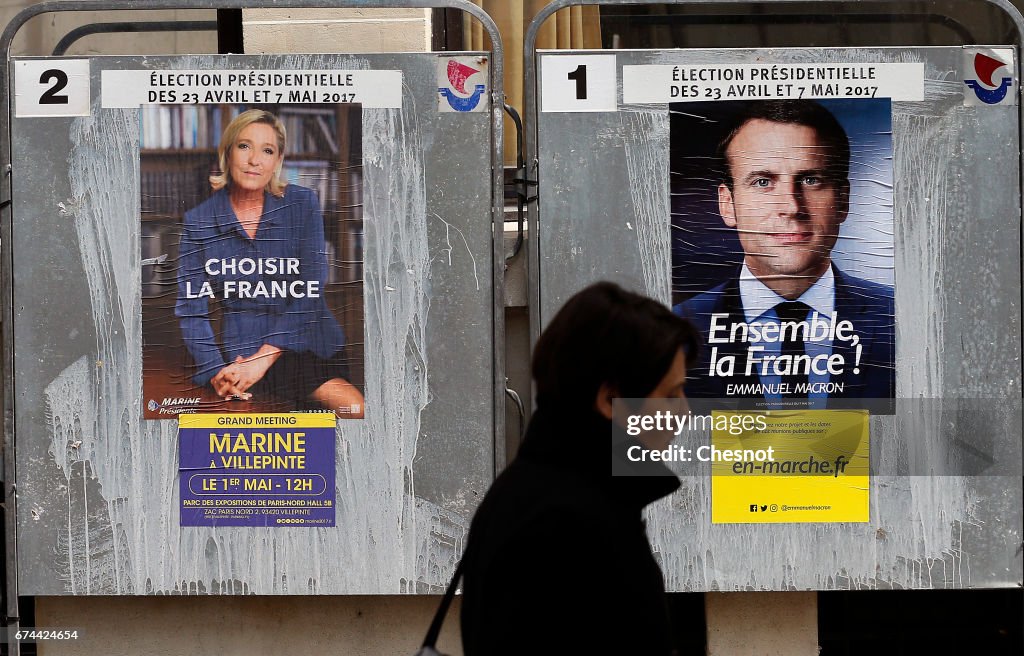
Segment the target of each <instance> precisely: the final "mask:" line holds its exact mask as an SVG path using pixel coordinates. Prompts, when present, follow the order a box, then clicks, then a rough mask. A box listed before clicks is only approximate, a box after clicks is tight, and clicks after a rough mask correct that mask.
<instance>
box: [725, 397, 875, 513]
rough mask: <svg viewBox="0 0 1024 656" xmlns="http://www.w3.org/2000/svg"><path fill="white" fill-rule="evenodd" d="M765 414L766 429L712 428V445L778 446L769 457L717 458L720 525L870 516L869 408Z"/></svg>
mask: <svg viewBox="0 0 1024 656" xmlns="http://www.w3.org/2000/svg"><path fill="white" fill-rule="evenodd" d="M713 414H714V415H727V416H728V415H740V414H750V413H738V412H716V413H713ZM759 414H760V413H759ZM761 416H763V417H764V423H763V424H761V422H758V424H759V425H763V426H764V428H763V429H761V430H757V429H754V430H747V431H742V432H739V431H733V432H734V433H737V434H730V431H729V430H718V429H715V430H712V433H711V437H712V444H713V446H714V447H715V448H716V449H720V450H722V451H725V450H741V451H745V450H751V451H757V450H768V449H771V451H770V454H771V455H770V458H768V459H764V460H762V461H758V460H754V459H749V461H733V462H726V461H718V462H714V463H713V464H712V467H711V521H712V523H713V524H783V523H806V522H867V521H868V514H869V505H868V488H869V480H870V474H869V471H868V463H869V454H870V448H869V422H868V419H869V417H868V413H867V411H865V410H793V411H770V412H764V413H763V414H762V415H761ZM715 423H716V424H718V422H715ZM732 423H733V425H735V422H732Z"/></svg>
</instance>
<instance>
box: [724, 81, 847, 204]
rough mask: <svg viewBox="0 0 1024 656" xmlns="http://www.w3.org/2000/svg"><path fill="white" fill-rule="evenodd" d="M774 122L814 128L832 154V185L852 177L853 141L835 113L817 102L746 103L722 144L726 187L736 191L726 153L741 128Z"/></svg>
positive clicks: (778, 101)
mask: <svg viewBox="0 0 1024 656" xmlns="http://www.w3.org/2000/svg"><path fill="white" fill-rule="evenodd" d="M756 120H762V121H770V122H772V123H783V124H788V125H803V126H806V127H809V128H812V129H813V130H814V131H815V133H817V135H818V139H819V140H821V142H822V144H823V145H824V146H825V147H826V149H827V152H828V169H827V170H826V173H827V174H828V175H829V177H830V178H831V180H832V182H836V183H839V182H844V181H846V179H847V178H849V176H850V139H849V137H847V136H846V130H844V129H843V126H842V125H840V124H839V121H837V120H836V117H835V116H833V115H832V112H830V111H828V110H827V109H825V108H824V107H823V106H822V105H820V104H818V103H816V102H814V101H813V100H755V101H752V102H749V103H746V104H745V106H744V109H743V111H742V112H741V113H740V114H739V115H738V116H737V117H736V121H735V122H734V123H733V127H732V129H731V130H729V132H728V133H726V135H725V138H724V139H722V141H721V142H720V143H719V144H718V155H719V158H720V161H721V166H722V173H723V176H724V178H725V184H726V185H727V186H728V187H729V189H730V190H731V189H732V185H733V179H732V170H731V169H730V167H729V158H728V156H727V154H726V150H727V149H728V148H729V144H731V143H732V140H733V139H734V138H735V137H736V134H737V133H738V132H739V131H740V129H741V128H742V127H743V126H744V125H746V124H747V123H749V122H750V121H756Z"/></svg>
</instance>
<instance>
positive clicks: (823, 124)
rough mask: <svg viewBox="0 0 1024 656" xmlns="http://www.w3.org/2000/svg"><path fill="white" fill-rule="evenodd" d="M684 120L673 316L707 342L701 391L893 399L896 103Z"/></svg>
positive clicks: (709, 111)
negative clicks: (692, 325)
mask: <svg viewBox="0 0 1024 656" xmlns="http://www.w3.org/2000/svg"><path fill="white" fill-rule="evenodd" d="M670 112H671V140H672V145H671V171H672V173H671V176H672V177H671V193H672V286H673V287H672V292H673V299H672V302H673V304H674V305H673V309H674V311H675V312H676V313H678V314H680V315H682V316H684V317H687V318H688V319H690V320H691V321H693V322H694V323H695V324H697V326H698V327H699V329H700V331H701V334H702V336H703V338H704V346H703V348H702V352H701V355H700V359H699V363H698V365H697V366H696V367H695V368H694V369H693V370H692V371H691V373H690V376H689V379H688V382H687V388H686V392H687V395H688V396H690V397H691V398H712V399H745V400H749V401H747V402H746V403H745V405H746V404H749V407H755V408H756V407H760V408H772V407H776V408H778V407H812V408H814V407H817V408H823V407H839V406H843V407H851V406H855V407H856V406H858V405H861V404H870V403H871V401H872V400H887V399H889V400H891V399H892V398H893V397H894V396H895V368H894V363H895V349H896V344H895V312H894V294H893V290H894V285H895V271H894V245H893V200H892V199H893V193H892V184H893V180H892V129H891V123H892V110H891V102H890V101H889V100H888V99H857V100H829V101H820V102H819V101H811V100H766V101H726V102H705V103H674V104H672V105H670ZM876 407H877V406H876Z"/></svg>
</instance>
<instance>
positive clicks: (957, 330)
mask: <svg viewBox="0 0 1024 656" xmlns="http://www.w3.org/2000/svg"><path fill="white" fill-rule="evenodd" d="M565 52H566V51H560V53H565ZM574 52H579V51H574ZM601 52H602V53H604V54H607V53H609V52H611V53H613V54H615V56H616V57H617V64H616V68H617V71H619V83H618V84H619V95H618V97H619V98H620V99H621V86H622V82H621V70H622V69H621V67H622V66H623V65H628V64H683V63H686V64H693V63H716V64H728V63H739V62H743V63H753V62H755V61H756V62H759V63H765V62H780V63H788V62H807V63H810V62H841V61H845V62H924V64H925V101H924V102H921V103H911V102H895V103H893V141H894V162H893V169H894V207H895V226H894V228H895V253H896V264H895V269H896V329H897V342H896V348H897V362H896V380H897V396H898V397H899V398H901V399H908V398H924V399H953V398H961V399H962V398H974V399H979V398H985V399H996V400H1002V401H996V403H995V404H993V405H1000V404H1002V405H1004V406H1005V407H1006V408H1007V409H1009V411H1010V415H1014V414H1016V416H1017V417H1019V414H1018V413H1019V408H1020V397H1021V360H1020V355H1021V332H1020V330H1021V326H1020V318H1021V307H1020V298H1021V274H1020V265H1021V254H1020V246H1021V244H1020V220H1021V214H1020V211H1021V204H1020V187H1019V179H1020V177H1019V175H1020V170H1019V154H1020V151H1019V145H1020V138H1019V129H1018V114H1017V109H1018V108H1017V107H1012V106H1011V107H992V108H984V109H979V108H973V107H964V106H963V91H962V89H963V82H962V80H963V77H962V75H961V70H960V69H961V66H962V59H963V51H962V49H959V48H917V49H907V48H900V49H871V50H853V49H829V50H810V49H793V50H784V49H779V50H739V49H736V50H687V51H682V50H679V51H618V52H616V51H607V50H605V51H601ZM547 54H551V55H554V54H555V53H554V51H550V52H549V53H547ZM536 125H537V132H536V140H537V141H536V143H539V144H540V147H539V152H538V160H539V162H538V173H537V175H538V178H539V180H540V189H539V194H540V200H539V212H538V217H539V219H538V221H539V226H538V227H537V229H536V231H535V228H534V224H533V223H531V234H536V235H538V237H539V238H538V239H537V240H536V241H537V243H536V247H535V250H534V251H533V252H532V253H531V255H534V254H536V255H539V259H538V260H537V261H536V274H537V275H538V276H539V278H537V279H535V280H534V283H535V284H536V285H537V287H536V292H535V293H536V294H537V297H538V303H539V305H535V306H534V308H536V309H538V310H539V312H538V316H537V317H536V320H537V321H538V323H539V324H540V325H544V324H546V322H547V321H549V320H550V319H551V317H552V316H553V313H554V312H555V311H556V310H557V309H558V308H559V307H560V305H561V304H562V303H563V302H564V301H565V300H566V299H567V298H568V297H569V296H571V295H572V294H573V293H574V292H576V291H578V290H579V289H581V288H582V287H584V286H585V285H587V284H588V283H590V282H593V281H596V280H601V279H610V280H614V281H617V282H619V283H621V284H623V285H625V286H627V287H629V288H632V289H635V290H638V291H641V292H644V293H647V294H649V295H651V296H653V297H655V298H658V299H661V300H662V301H665V302H668V301H669V298H670V296H669V293H670V289H669V285H670V275H669V272H670V266H671V255H670V241H669V239H670V235H669V213H670V203H669V174H668V172H669V164H670V161H669V114H668V107H667V106H653V105H646V106H623V105H621V104H620V106H619V111H618V112H607V113H588V114H566V113H541V114H539V115H538V117H537V123H536ZM939 405H941V404H939ZM948 410H949V408H947V409H946V411H948ZM943 412H944V411H943V410H934V411H930V412H920V413H919V414H918V416H916V417H913V418H908V417H907V416H900V421H899V422H896V421H894V420H893V418H892V417H878V416H876V417H872V420H871V421H872V424H871V440H872V463H873V466H875V467H876V471H883V472H885V475H884V476H883V475H876V476H873V477H872V483H871V490H870V493H871V515H870V517H871V521H870V522H869V523H866V524H788V525H787V524H783V525H752V524H751V525H715V526H712V524H711V512H710V480H709V478H708V477H707V476H706V473H707V472H706V471H703V472H697V475H689V476H684V477H683V489H682V490H681V491H680V492H678V493H676V494H674V495H672V496H671V497H670V498H669V499H668V500H667V501H665V502H663V503H661V504H659V505H656V506H655V507H653V508H652V509H651V510H650V512H649V516H648V529H649V534H650V537H651V541H652V544H653V546H654V548H655V551H656V553H657V555H658V557H659V559H660V561H661V563H662V566H663V569H664V573H665V578H666V583H667V587H668V589H670V590H677V591H681V590H742V589H769V590H787V589H833V588H848V587H869V588H871V587H879V588H880V587H913V588H942V587H1003V586H1017V585H1019V584H1020V582H1021V580H1022V566H1021V553H1020V551H1019V550H1018V547H1019V545H1020V544H1021V540H1022V526H1021V524H1022V515H1021V478H1020V439H1021V435H1020V428H1019V419H1018V420H1012V419H1011V420H1010V421H1008V422H1007V424H1006V425H1007V426H1009V427H1010V428H1009V429H1003V430H1002V431H998V430H997V431H995V432H994V433H993V434H991V435H989V434H985V431H984V430H982V429H979V428H977V427H976V426H973V427H972V426H971V425H969V424H966V423H963V422H961V423H960V424H958V425H957V426H955V427H952V426H950V425H948V424H947V422H945V421H942V420H943V419H946V417H947V415H946V414H943ZM972 429H973V430H975V431H976V432H979V433H981V434H984V437H982V435H980V434H979V435H978V436H977V438H976V439H984V440H986V441H988V442H989V443H988V445H987V446H989V447H990V448H992V451H991V452H992V453H995V454H997V455H1005V454H1010V456H1011V457H1013V458H1016V460H1015V461H1012V462H1010V463H1009V469H1008V470H1004V473H1007V474H1011V475H1007V476H1002V477H999V476H965V475H953V473H952V472H951V470H949V469H948V468H943V465H942V462H943V460H944V458H945V457H946V455H947V454H946V453H945V449H944V440H948V439H950V431H959V432H958V433H956V434H957V435H964V434H967V435H968V436H971V433H970V431H971V430H972ZM968 439H974V438H972V437H968ZM705 443H706V442H705ZM908 454H909V455H908ZM908 459H909V461H910V462H909V463H908ZM930 467H934V471H935V472H937V473H939V474H941V475H925V473H926V472H928V471H929V468H930ZM690 473H691V474H693V473H694V472H693V471H692V470H691V472H690ZM890 474H892V475H890ZM904 474H915V475H904ZM581 548H585V546H584V545H581Z"/></svg>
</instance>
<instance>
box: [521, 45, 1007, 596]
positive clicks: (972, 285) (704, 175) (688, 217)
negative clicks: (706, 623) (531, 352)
mask: <svg viewBox="0 0 1024 656" xmlns="http://www.w3.org/2000/svg"><path fill="white" fill-rule="evenodd" d="M979 55H980V56H979ZM609 58H612V59H613V60H614V64H613V65H612V66H609V65H608V64H609ZM536 62H537V67H538V75H537V93H538V98H537V107H538V115H537V143H538V144H539V147H538V152H537V159H538V164H537V179H538V181H539V188H538V195H539V201H538V211H537V223H536V226H535V228H536V231H537V235H538V240H537V242H536V243H537V246H536V250H534V253H535V254H536V255H537V256H538V260H539V262H538V266H537V270H538V272H539V283H538V285H539V287H538V295H537V298H538V301H539V307H538V308H537V310H538V311H539V313H540V324H541V326H543V325H544V324H545V323H546V322H547V321H549V320H550V319H551V317H552V316H553V315H554V313H555V312H556V311H557V309H558V308H559V307H560V306H561V305H562V304H563V303H564V302H565V300H567V299H568V298H569V297H570V296H571V295H572V294H573V293H575V292H576V291H578V290H579V289H581V288H582V287H584V286H586V285H587V284H589V283H591V282H595V281H597V280H602V279H605V280H613V281H616V282H619V283H620V284H623V285H625V286H626V287H628V288H631V289H634V290H637V291H640V292H643V293H646V294H648V295H650V296H653V297H655V298H657V299H659V300H661V301H662V302H663V303H665V304H666V305H667V306H670V307H673V308H674V309H675V310H676V312H677V313H679V314H681V315H683V316H686V317H687V318H689V319H690V320H691V321H693V322H694V323H695V325H697V326H698V328H699V329H700V331H701V332H702V335H703V337H704V346H703V352H702V353H701V354H700V357H699V359H698V362H697V363H696V364H695V365H694V367H693V368H691V370H690V371H689V372H688V385H687V393H688V395H690V397H691V399H690V406H691V411H692V412H697V411H699V412H704V411H706V412H707V413H708V416H709V417H711V416H712V414H714V413H719V414H718V415H716V416H720V414H721V413H729V412H735V411H736V410H737V409H743V408H746V409H748V410H750V411H752V412H756V413H759V414H760V416H763V417H764V418H765V420H766V423H767V425H768V427H767V429H765V430H760V431H750V432H748V433H749V434H748V433H744V434H742V435H735V434H732V433H730V432H725V433H723V432H721V431H719V432H718V433H717V434H713V431H711V430H710V429H708V428H706V427H705V428H696V429H695V428H686V427H683V426H682V425H681V424H680V428H679V429H678V430H677V431H676V438H675V441H674V442H673V443H672V445H671V448H670V449H666V450H665V452H664V453H661V454H659V455H660V457H661V459H662V460H664V461H666V462H668V463H670V465H671V466H672V468H673V469H674V471H676V473H677V474H679V475H680V477H681V479H682V482H683V488H682V490H681V491H680V492H678V493H677V494H675V495H673V496H671V497H670V498H668V499H666V500H665V501H663V502H661V503H659V504H657V505H656V506H654V507H652V508H650V509H649V511H648V513H649V514H648V518H647V520H648V521H647V525H648V526H649V527H650V531H649V532H650V538H651V542H652V545H653V547H654V550H655V553H657V554H658V555H659V562H660V563H661V565H662V567H663V570H664V573H665V577H666V584H667V587H668V589H670V590H677V591H696V590H745V589H761V590H790V589H835V588H940V587H1006V586H1016V585H1018V584H1019V581H1020V580H1021V579H1022V571H1021V561H1020V558H1019V554H1016V555H1015V552H1016V550H1017V548H1018V546H1019V542H1020V538H1019V536H1020V534H1021V532H1022V530H1024V527H1022V512H1021V506H1022V503H1021V498H1022V494H1021V484H1020V481H1021V478H1020V476H1021V437H1020V436H1021V404H1020V397H1021V370H1020V359H1019V358H1020V355H1021V333H1020V305H1019V302H1018V301H1019V298H1020V292H1021V281H1020V245H1021V244H1020V231H1019V217H1020V209H1021V206H1020V186H1019V173H1020V171H1019V153H1020V151H1019V143H1020V137H1019V133H1018V131H1019V128H1018V116H1017V113H1016V107H1014V106H1013V105H1011V104H1009V102H1008V101H1006V99H1007V98H1011V99H1012V98H1013V97H1015V96H1016V95H1017V93H1016V88H1015V86H1014V85H1015V84H1016V81H1015V80H1016V79H1017V78H1016V65H1017V62H1016V58H1015V52H1014V50H1013V49H1012V48H1000V47H988V48H952V47H948V48H947V47H936V48H909V49H908V48H899V49H895V48H875V49H852V48H851V49H842V48H838V49H828V50H815V49H729V50H672V51H607V50H605V51H600V52H586V51H569V52H567V51H542V52H539V53H538V54H537V58H536ZM584 81H585V82H584ZM609 85H611V86H613V87H614V88H615V91H616V93H615V96H614V103H611V104H605V105H604V106H602V107H595V106H594V101H593V100H592V99H591V96H590V92H591V90H596V91H597V93H599V94H600V93H601V91H600V90H602V89H606V88H608V86H609ZM1001 87H1005V88H1004V89H1003V90H1002V91H1001V90H1000V89H1001ZM976 101H977V102H976ZM815 117H816V118H815ZM817 413H826V415H827V416H826V418H825V419H822V418H821V416H819V415H818V414H817ZM695 416H696V415H695ZM674 419H675V420H676V421H677V422H678V421H679V419H680V418H679V417H675V418H674ZM706 425H707V424H705V426H706ZM773 436H774V437H773ZM768 438H770V439H768ZM783 438H785V439H783ZM712 446H715V447H717V448H718V449H719V450H720V451H722V450H724V451H728V450H742V451H743V452H746V451H749V452H751V453H767V448H768V447H769V446H771V447H774V449H775V450H774V456H775V457H774V461H773V462H768V460H769V459H768V458H767V457H766V458H765V462H756V461H755V462H743V463H729V462H716V461H713V458H701V457H698V455H699V454H701V453H705V452H706V451H707V450H710V449H711V447H712ZM702 449H703V450H702ZM678 454H687V455H686V457H685V458H682V457H676V456H677V455H678ZM690 454H693V455H690ZM825 465H827V466H828V475H824V472H825ZM805 470H806V471H805ZM811 470H813V472H812V471H811ZM713 473H714V474H715V475H714V476H712V474H713ZM808 474H816V475H808ZM783 506H786V508H787V510H786V511H785V512H783V511H782V507H783Z"/></svg>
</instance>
